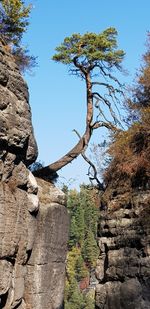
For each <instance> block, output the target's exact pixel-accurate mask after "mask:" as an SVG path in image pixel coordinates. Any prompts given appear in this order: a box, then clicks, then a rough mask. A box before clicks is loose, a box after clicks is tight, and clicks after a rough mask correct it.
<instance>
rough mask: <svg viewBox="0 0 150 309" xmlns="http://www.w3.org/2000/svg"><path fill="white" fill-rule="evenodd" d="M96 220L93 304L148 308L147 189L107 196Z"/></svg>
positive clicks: (149, 235) (106, 307)
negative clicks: (96, 280) (96, 253)
mask: <svg viewBox="0 0 150 309" xmlns="http://www.w3.org/2000/svg"><path fill="white" fill-rule="evenodd" d="M104 208H105V210H103V211H101V216H100V222H99V230H98V234H99V247H100V256H99V260H98V261H97V268H96V276H97V279H98V280H99V284H98V285H97V287H96V308H99V309H148V308H150V191H148V190H147V191H139V192H133V193H130V194H128V193H125V194H121V195H117V196H116V197H114V198H111V199H110V200H108V203H107V205H106V204H105V207H104Z"/></svg>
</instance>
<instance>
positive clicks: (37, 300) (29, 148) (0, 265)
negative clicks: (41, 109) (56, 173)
mask: <svg viewBox="0 0 150 309" xmlns="http://www.w3.org/2000/svg"><path fill="white" fill-rule="evenodd" d="M36 157H37V145H36V141H35V138H34V134H33V128H32V122H31V110H30V106H29V94H28V87H27V85H26V83H25V81H24V80H23V78H22V76H21V74H20V72H19V70H18V68H17V66H16V64H15V62H14V60H13V57H12V56H11V55H10V53H9V52H8V51H7V49H6V47H5V46H4V44H3V43H2V42H0V236H1V237H0V309H2V308H3V309H15V308H19V309H29V308H30V309H38V308H40V309H56V308H57V309H58V308H62V307H63V287H64V277H65V258H66V249H67V237H68V215H67V211H66V208H65V199H64V195H63V193H62V192H61V191H59V190H58V189H56V188H55V186H54V185H52V184H50V183H47V182H46V181H44V180H40V179H39V180H36V179H35V177H34V176H33V174H32V173H31V172H30V171H29V169H28V166H29V164H31V163H32V162H34V161H35V159H36Z"/></svg>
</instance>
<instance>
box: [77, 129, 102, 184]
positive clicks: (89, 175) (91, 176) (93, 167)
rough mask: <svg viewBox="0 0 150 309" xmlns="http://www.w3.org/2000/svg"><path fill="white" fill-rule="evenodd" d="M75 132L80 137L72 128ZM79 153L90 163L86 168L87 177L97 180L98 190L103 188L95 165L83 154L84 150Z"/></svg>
mask: <svg viewBox="0 0 150 309" xmlns="http://www.w3.org/2000/svg"><path fill="white" fill-rule="evenodd" d="M73 131H74V132H75V133H76V134H77V136H78V137H79V138H80V139H81V136H80V134H79V133H78V131H77V130H75V129H74V130H73ZM81 155H82V157H83V159H84V160H85V161H86V162H87V163H88V164H89V165H90V166H89V169H88V174H87V175H88V177H89V179H90V181H91V182H92V181H93V180H95V181H96V182H97V185H98V188H99V189H100V190H104V187H103V185H102V183H101V182H100V180H99V179H98V177H97V170H96V167H95V165H94V163H93V162H92V161H91V160H90V159H89V158H88V157H87V155H86V154H85V150H83V151H82V153H81ZM91 168H92V170H93V174H92V173H91V171H90V170H91Z"/></svg>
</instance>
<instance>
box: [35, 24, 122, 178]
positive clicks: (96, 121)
mask: <svg viewBox="0 0 150 309" xmlns="http://www.w3.org/2000/svg"><path fill="white" fill-rule="evenodd" d="M124 55H125V53H124V51H123V50H120V49H118V47H117V31H116V29H115V28H108V29H106V30H104V31H103V32H101V33H98V34H96V33H91V32H87V33H85V34H83V35H81V34H76V33H75V34H73V35H72V36H70V37H66V38H65V39H64V41H63V43H62V44H61V45H60V46H58V47H56V54H55V55H54V56H53V58H52V59H53V60H54V61H56V62H60V63H62V64H65V65H67V66H68V68H69V72H71V74H72V75H76V76H78V77H81V78H82V79H83V80H84V81H85V84H86V105H87V113H86V123H85V131H84V134H83V135H82V136H80V134H79V132H77V130H74V131H75V133H76V134H77V136H78V138H79V142H78V143H77V144H76V145H75V146H74V147H73V148H72V149H71V150H70V151H69V152H68V153H67V154H66V155H65V156H63V157H62V158H61V159H59V160H58V161H56V162H54V163H52V164H50V165H48V166H47V167H45V168H43V169H41V170H39V171H38V172H37V173H36V175H37V176H38V175H39V176H40V177H44V176H46V177H48V175H49V174H50V173H51V172H56V171H58V170H59V169H61V168H62V167H64V166H65V165H67V164H68V163H70V162H71V161H72V160H74V159H75V158H77V156H78V155H80V154H81V155H82V156H83V157H84V159H86V161H87V162H88V163H90V162H89V160H87V157H86V155H85V150H86V148H87V147H88V144H89V141H90V138H91V136H92V134H93V131H94V130H95V129H97V128H99V127H102V126H103V127H106V128H108V129H115V128H116V125H117V123H118V118H117V116H116V112H115V109H116V110H118V108H117V104H118V103H119V99H118V95H121V94H122V85H121V84H120V82H119V80H118V79H117V78H116V76H115V75H113V74H114V73H113V72H115V70H119V71H122V67H121V63H122V60H123V58H124ZM105 107H106V108H107V109H108V111H109V114H110V118H109V117H108V118H107V116H106V114H107V113H106V111H105V110H104V109H105ZM94 110H96V111H97V115H96V117H95V118H94Z"/></svg>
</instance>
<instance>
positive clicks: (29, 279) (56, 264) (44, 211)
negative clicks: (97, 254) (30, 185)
mask: <svg viewBox="0 0 150 309" xmlns="http://www.w3.org/2000/svg"><path fill="white" fill-rule="evenodd" d="M37 182H38V186H39V200H40V209H39V213H38V215H37V220H38V226H37V231H36V239H35V243H34V247H33V250H32V254H31V257H30V259H29V262H28V266H27V276H26V281H25V296H24V299H25V303H26V306H27V309H29V308H30V309H34V308H36V309H41V308H44V309H56V308H61V306H62V304H63V291H64V279H65V260H66V252H67V239H68V225H69V220H68V214H67V209H66V208H65V206H64V205H62V204H61V202H62V203H63V204H64V194H63V193H62V192H61V191H60V190H59V191H58V193H57V189H56V188H55V187H54V186H53V185H50V184H49V183H47V182H45V181H44V180H39V179H37ZM57 194H58V196H59V197H57ZM56 201H57V202H56ZM59 201H60V203H59Z"/></svg>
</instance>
